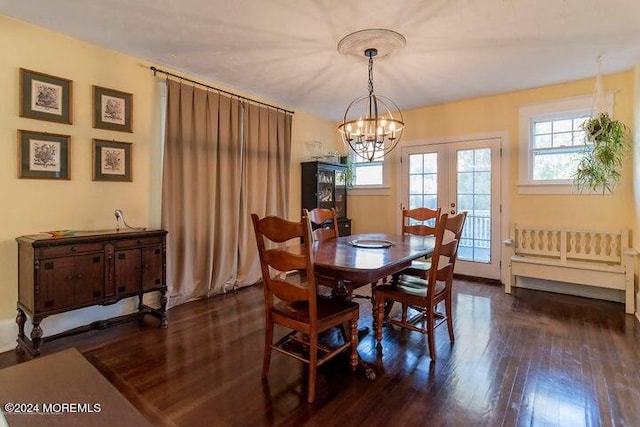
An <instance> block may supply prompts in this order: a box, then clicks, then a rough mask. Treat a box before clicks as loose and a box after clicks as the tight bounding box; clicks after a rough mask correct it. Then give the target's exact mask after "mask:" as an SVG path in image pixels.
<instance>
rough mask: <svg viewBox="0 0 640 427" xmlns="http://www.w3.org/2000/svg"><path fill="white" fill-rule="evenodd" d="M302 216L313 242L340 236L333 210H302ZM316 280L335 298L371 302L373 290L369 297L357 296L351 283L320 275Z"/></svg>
mask: <svg viewBox="0 0 640 427" xmlns="http://www.w3.org/2000/svg"><path fill="white" fill-rule="evenodd" d="M302 216H307V217H308V218H309V222H310V227H311V230H312V231H311V234H312V235H313V240H314V241H316V242H323V241H325V240H329V239H336V238H338V237H339V236H340V233H339V231H338V219H337V215H336V211H335V209H334V208H331V209H325V208H315V209H311V210H307V209H303V210H302ZM316 279H317V282H318V284H320V285H323V286H328V287H330V288H331V289H332V293H333V294H334V295H335V296H342V297H344V298H347V299H353V298H365V299H368V300H373V291H374V289H372V292H371V296H367V295H359V294H354V293H353V289H354V287H355V286H354V284H353V283H351V282H345V281H342V282H338V281H337V280H336V279H335V278H333V277H327V276H322V275H316ZM360 286H361V285H360ZM345 293H346V294H345Z"/></svg>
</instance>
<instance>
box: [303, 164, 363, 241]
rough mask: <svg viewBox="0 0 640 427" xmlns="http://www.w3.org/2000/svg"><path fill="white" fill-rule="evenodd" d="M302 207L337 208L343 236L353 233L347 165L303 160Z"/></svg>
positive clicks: (339, 225) (339, 226)
mask: <svg viewBox="0 0 640 427" xmlns="http://www.w3.org/2000/svg"><path fill="white" fill-rule="evenodd" d="M301 165H302V186H301V188H302V198H301V200H302V209H309V210H311V209H315V208H325V209H331V208H334V209H335V210H336V216H337V217H338V230H339V232H340V235H341V236H348V235H350V234H351V220H350V219H349V218H348V217H347V180H346V174H347V165H343V164H338V163H329V162H322V161H313V162H302V164H301Z"/></svg>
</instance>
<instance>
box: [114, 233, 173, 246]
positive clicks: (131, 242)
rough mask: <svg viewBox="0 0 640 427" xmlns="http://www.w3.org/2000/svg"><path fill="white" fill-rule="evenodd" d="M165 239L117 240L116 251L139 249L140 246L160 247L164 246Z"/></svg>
mask: <svg viewBox="0 0 640 427" xmlns="http://www.w3.org/2000/svg"><path fill="white" fill-rule="evenodd" d="M162 241H163V237H162V236H156V237H140V238H138V239H124V240H117V241H116V242H115V243H116V249H129V248H138V247H140V246H151V245H160V244H162Z"/></svg>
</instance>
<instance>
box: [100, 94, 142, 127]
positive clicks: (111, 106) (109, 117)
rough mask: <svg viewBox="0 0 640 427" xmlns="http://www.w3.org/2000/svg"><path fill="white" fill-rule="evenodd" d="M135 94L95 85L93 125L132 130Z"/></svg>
mask: <svg viewBox="0 0 640 427" xmlns="http://www.w3.org/2000/svg"><path fill="white" fill-rule="evenodd" d="M132 108H133V95H132V94H130V93H126V92H120V91H119V90H114V89H107V88H105V87H100V86H94V87H93V127H94V128H97V129H107V130H118V131H121V132H132V131H131V112H132V111H131V109H132Z"/></svg>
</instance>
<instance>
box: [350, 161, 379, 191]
mask: <svg viewBox="0 0 640 427" xmlns="http://www.w3.org/2000/svg"><path fill="white" fill-rule="evenodd" d="M352 155H353V154H352ZM353 157H354V158H353V171H354V180H353V185H355V186H370V185H383V184H384V173H383V172H384V168H383V162H384V158H382V159H379V160H377V161H375V162H369V161H368V160H365V159H363V158H361V157H359V156H356V155H353Z"/></svg>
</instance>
